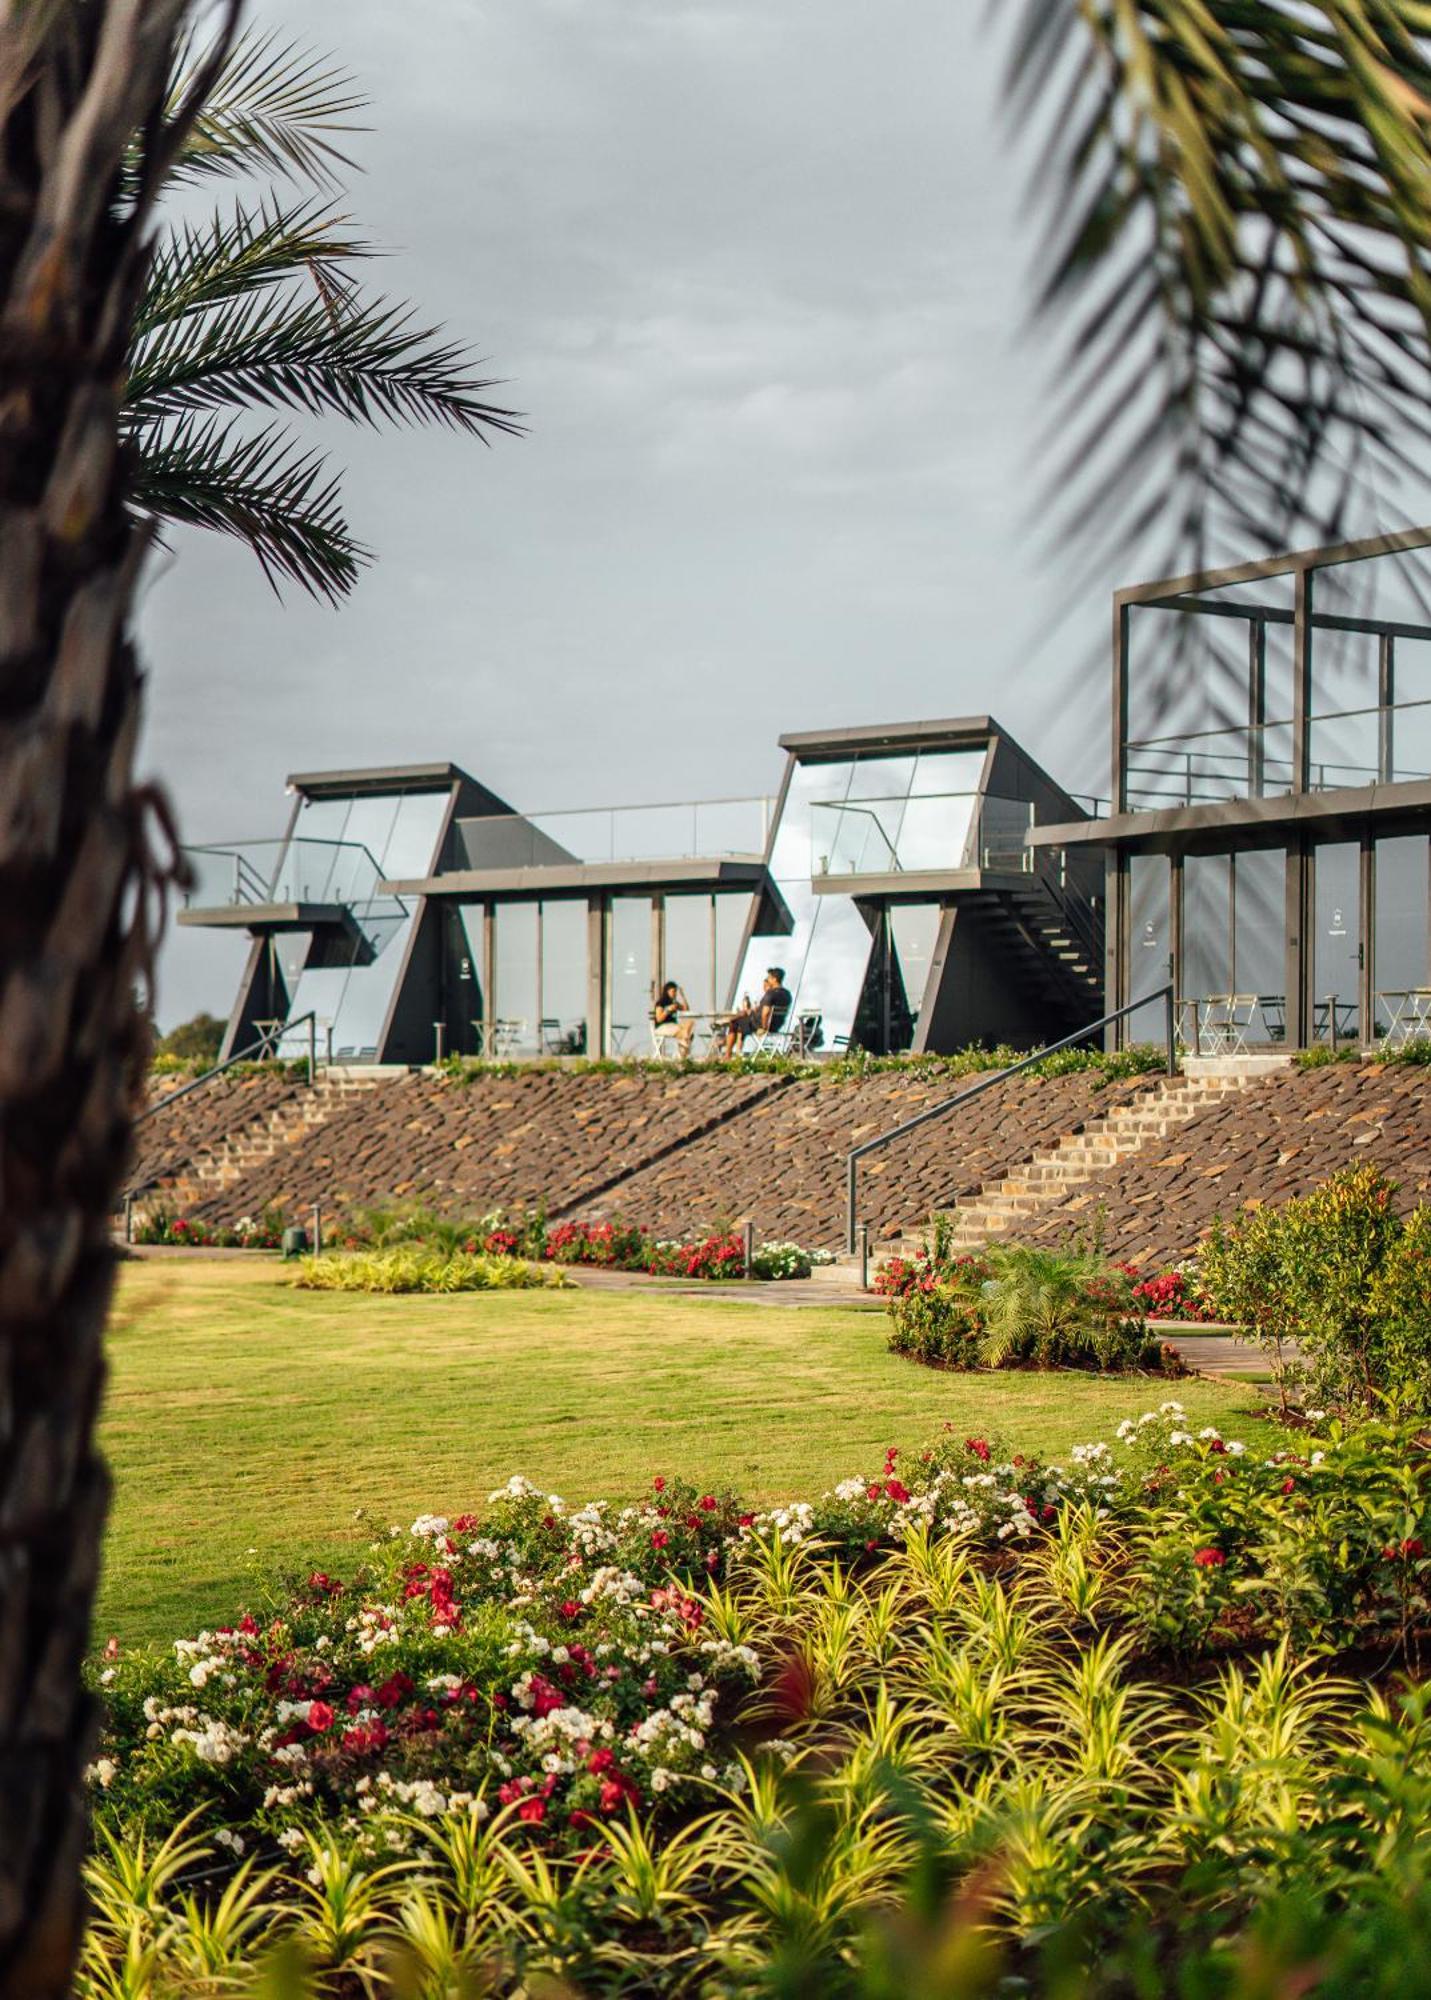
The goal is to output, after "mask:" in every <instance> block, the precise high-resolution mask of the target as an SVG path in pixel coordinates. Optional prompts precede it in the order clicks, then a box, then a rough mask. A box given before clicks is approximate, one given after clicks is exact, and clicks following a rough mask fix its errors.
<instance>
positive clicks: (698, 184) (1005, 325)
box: [142, 0, 1123, 1026]
mask: <svg viewBox="0 0 1431 2000" xmlns="http://www.w3.org/2000/svg"><path fill="white" fill-rule="evenodd" d="M1010 11H1012V10H1010ZM985 12H986V10H985V9H984V8H983V7H982V6H978V5H975V4H974V0H952V4H951V0H900V4H898V5H897V6H894V7H887V6H886V7H875V6H872V5H871V4H870V0H751V4H746V0H424V5H423V6H422V7H421V8H420V9H414V8H410V7H409V8H401V7H394V6H391V5H386V4H385V5H377V4H375V0H344V4H341V5H340V4H338V0H307V4H304V5H302V6H294V7H293V8H291V9H290V10H289V11H288V12H286V13H280V12H279V11H277V10H275V9H273V8H271V7H270V8H267V9H264V10H262V11H257V10H256V12H255V16H254V18H255V19H256V20H257V21H259V22H260V23H261V24H268V23H270V22H272V23H274V24H276V25H279V26H281V27H283V28H284V29H285V30H290V31H291V32H293V33H294V34H295V35H297V36H298V37H300V38H301V39H302V40H303V41H305V42H307V43H310V44H311V45H312V46H313V47H314V48H315V49H317V50H320V51H322V52H325V53H327V52H331V53H332V54H333V55H334V56H336V57H337V58H338V59H339V60H340V61H341V62H343V63H345V64H346V65H347V66H348V67H349V68H350V69H351V70H352V71H353V72H354V73H355V75H356V78H357V80H358V83H359V85H360V87H361V89H362V90H363V91H364V92H365V93H366V94H367V96H368V97H369V98H370V100H371V107H370V110H369V111H368V113H367V114H366V117H367V120H368V122H369V124H370V125H371V128H372V129H371V130H370V131H369V132H367V133H366V134H364V135H362V136H361V137H359V138H358V139H356V140H355V141H354V142H353V149H354V150H355V152H356V154H357V156H358V158H359V160H360V162H361V164H362V166H363V168H364V169H365V171H364V172H363V174H362V175H361V176H358V177H355V179H354V181H353V185H352V189H351V193H350V197H349V200H350V206H351V209H352V213H353V214H354V216H355V217H356V218H357V219H358V220H359V221H360V222H361V223H362V225H363V227H364V228H365V230H366V231H367V232H368V233H369V234H370V235H371V236H372V237H373V238H374V239H375V240H377V241H379V242H381V243H382V244H384V245H385V246H386V247H387V248H388V249H390V250H391V251H392V253H393V254H392V256H391V257H390V258H389V259H388V261H387V262H386V263H385V264H384V265H383V266H381V267H380V268H379V269H378V270H377V271H376V272H375V273H374V275H376V276H377V277H378V279H379V281H380V282H381V284H382V287H383V289H385V290H390V291H392V292H394V293H401V294H404V295H406V296H407V297H409V298H411V299H413V300H415V301H416V302H417V303H418V304H420V306H421V307H422V309H423V311H424V313H426V314H428V315H430V316H431V317H432V318H433V319H434V320H441V321H443V322H445V323H446V325H447V326H448V328H449V329H450V330H451V331H452V332H453V333H455V334H460V335H461V336H463V337H464V338H465V339H467V340H469V341H470V342H471V343H472V346H473V349H474V351H475V352H476V353H477V354H478V355H480V356H483V357H486V358H487V360H488V362H489V364H490V371H491V372H492V373H494V374H497V375H500V376H502V377H504V378H507V383H508V386H507V388H506V390H505V391H504V396H505V398H506V400H508V401H510V402H511V403H513V404H515V405H516V406H517V407H519V408H520V409H522V410H523V411H525V412H526V413H527V416H528V420H529V422H530V425H531V434H530V436H529V437H527V438H525V439H522V440H520V441H510V440H501V441H499V442H498V443H497V444H495V445H494V446H493V447H492V448H491V449H490V450H489V449H486V448H484V447H483V445H482V444H481V443H480V442H477V441H476V440H474V439H470V438H463V437H460V436H453V435H449V434H446V433H424V432H384V433H381V434H376V435H374V434H367V433H360V432H358V431H355V430H352V429H349V428H348V427H346V426H343V425H333V426H329V427H328V428H327V429H326V431H325V432H324V434H323V435H324V438H325V441H326V442H328V443H329V444H331V447H332V451H333V458H334V462H335V464H336V465H338V466H341V467H344V468H346V475H345V494H346V502H347V507H348V511H349V515H350V518H351V520H352V523H353V527H354V530H355V532H356V533H357V535H358V536H359V538H360V539H361V540H363V541H365V542H367V543H368V544H369V545H370V546H371V547H373V548H374V549H376V551H377V552H378V555H379V561H378V563H377V565H376V567H375V568H373V569H372V570H371V571H369V572H368V573H367V574H366V575H365V577H364V579H363V581H362V582H361V584H360V585H359V587H358V590H357V592H356V593H355V595H354V596H353V597H352V598H351V599H350V600H349V601H348V603H347V604H346V605H344V606H343V607H342V608H341V609H338V610H336V611H335V610H331V609H328V608H326V607H320V606H316V605H313V604H311V603H309V602H308V601H307V600H306V599H304V598H303V597H302V596H301V595H300V594H298V593H296V592H290V593H289V595H288V596H287V598H286V599H285V601H284V602H282V603H279V602H277V601H276V600H275V599H274V597H273V596H272V594H271V593H270V591H269V589H268V587H267V585H266V584H265V582H264V580H263V578H262V575H261V573H260V572H259V570H258V568H257V566H256V565H255V564H254V562H253V560H252V558H251V557H249V556H247V555H246V554H245V553H244V552H243V551H242V550H241V549H240V548H239V547H238V545H237V544H235V543H231V542H224V541H220V540H219V539H218V538H216V537H211V536H202V535H184V536H179V537H177V538H176V540H175V543H174V554H173V557H172V559H171V560H170V561H168V562H167V563H165V564H163V565H162V566H161V571H160V572H158V573H156V574H155V576H154V577H153V578H152V579H151V582H150V585H149V589H148V591H147V595H146V598H145V603H144V608H143V614H142V634H143V639H144V643H145V647H146V651H147V655H148V659H149V662H150V667H151V681H150V698H149V720H148V733H147V742H146V753H145V761H146V763H147V765H148V766H149V767H150V769H151V770H153V771H155V772H157V773H158V775H159V776H160V777H161V778H162V779H163V780H164V781H165V782H166V783H167V784H168V786H169V788H170V790H171V792H172V793H173V795H174V797H175V798H176V800H177V804H178V810H179V818H180V824H181V827H182V829H183V831H184V834H185V837H186V838H189V839H192V840H197V841H205V840H225V839H232V838H237V837H240V836H246V837H255V836H261V835H265V834H272V833H277V832H278V831H280V830H281V827H282V824H283V818H284V806H285V802H284V798H283V780H284V777H285V774H286V773H287V772H289V771H290V770H302V769H312V768H314V767H321V766H323V765H330V764H366V763H381V762H394V761H417V760H424V759H431V758H451V759H452V760H454V761H455V762H457V763H460V764H463V765H465V766H466V767H467V768H468V769H469V770H471V771H472V772H474V773H475V774H476V775H477V776H478V777H480V778H482V779H483V780H484V781H485V782H487V783H488V784H490V785H491V786H492V787H493V788H494V789H495V790H496V791H498V792H500V793H502V794H504V795H505V796H506V797H507V798H509V799H510V800H511V802H512V803H513V804H514V805H516V806H518V807H529V808H533V809H541V808H546V809H551V808H553V807H556V806H561V805H595V804H605V803H609V802H616V801H622V800H638V801H657V800H665V799H679V798H689V797H702V796H707V797H719V796H724V795H745V794H749V793H758V792H765V791H770V790H773V788H774V785H775V783H776V781H777V779H778V776H779V770H780V759H779V755H778V752H777V750H776V747H775V739H776V737H777V735H778V734H779V733H780V731H782V730H786V729H797V728H815V727H820V726H825V725H832V726H838V725H843V724H849V723H857V722H869V721H877V720H903V719H908V718H912V717H917V716H938V715H953V714H960V713H983V712H985V711H992V712H993V713H994V714H995V715H997V716H998V717H999V718H1000V719H1001V720H1002V721H1003V722H1004V723H1005V724H1006V726H1007V727H1008V728H1010V729H1011V730H1012V731H1013V732H1014V733H1015V734H1016V735H1018V736H1020V737H1021V738H1022V739H1023V740H1024V741H1025V743H1026V744H1027V746H1028V747H1029V748H1030V749H1031V750H1032V751H1033V752H1034V753H1035V754H1036V755H1037V756H1039V757H1040V758H1041V759H1042V760H1043V761H1044V762H1045V763H1047V764H1048V765H1050V766H1051V767H1052V769H1053V770H1054V772H1055V773H1056V775H1058V776H1060V777H1063V778H1064V779H1065V781H1066V782H1068V783H1070V784H1072V785H1074V786H1075V787H1076V786H1088V785H1092V784H1095V783H1097V782H1099V781H1101V779H1102V776H1103V773H1102V770H1101V769H1100V767H1099V761H1098V759H1099V753H1100V752H1101V747H1102V742H1103V730H1102V716H1103V701H1104V688H1103V684H1102V681H1101V678H1100V680H1099V682H1098V683H1097V685H1096V686H1095V687H1085V688H1084V690H1083V692H1082V694H1081V697H1079V698H1077V699H1073V700H1071V699H1070V696H1072V695H1074V693H1075V689H1076V687H1077V682H1078V676H1077V674H1076V668H1077V667H1078V665H1079V664H1081V662H1082V661H1083V660H1085V659H1086V657H1087V654H1088V651H1089V649H1090V648H1091V647H1093V646H1094V645H1096V644H1097V642H1098V639H1099V637H1100V635H1101V633H1102V632H1103V630H1104V628H1105V625H1106V616H1107V613H1106V605H1107V600H1108V593H1109V591H1110V590H1111V588H1112V587H1113V585H1114V583H1115V582H1118V581H1122V580H1123V579H1121V578H1116V577H1114V576H1112V575H1109V576H1104V577H1093V578H1089V579H1088V580H1087V588H1086V590H1085V591H1084V592H1083V593H1082V594H1081V595H1080V597H1079V599H1078V601H1077V603H1076V605H1075V607H1074V611H1073V615H1072V617H1071V618H1070V620H1069V621H1068V623H1067V624H1066V625H1065V626H1064V627H1063V628H1062V630H1061V632H1060V634H1059V636H1058V639H1057V641H1056V642H1055V643H1053V644H1051V645H1050V644H1047V643H1045V644H1044V645H1043V646H1042V648H1041V649H1040V647H1039V645H1038V640H1039V635H1040V631H1041V628H1042V627H1043V625H1044V624H1045V622H1046V620H1047V618H1048V616H1049V614H1050V613H1051V610H1052V606H1053V602H1054V597H1055V591H1056V587H1057V586H1058V585H1059V582H1060V580H1059V579H1058V578H1057V577H1056V576H1055V575H1054V574H1053V572H1052V571H1050V570H1049V569H1048V568H1047V567H1046V566H1044V565H1043V564H1042V563H1041V561H1040V559H1039V557H1038V554H1037V552H1036V550H1035V548H1034V546H1033V544H1034V541H1035V535H1034V534H1033V533H1032V532H1031V531H1033V530H1036V528H1037V525H1038V512H1037V506H1036V501H1037V494H1038V458H1037V437H1038V427H1039V423H1040V419H1041V416H1042V414H1043V411H1044V407H1045V404H1044V392H1045V389H1046V387H1047V357H1046V355H1045V354H1044V353H1043V352H1042V351H1041V350H1040V348H1039V346H1038V344H1037V343H1035V342H1030V341H1029V340H1028V339H1026V338H1024V337H1023V335H1022V332H1021V328H1022V326H1023V324H1024V320H1025V317H1026V303H1027V299H1028V295H1029V291H1030V277H1029V272H1030V260H1031V257H1032V252H1033V248H1034V229H1033V225H1032V223H1031V222H1029V221H1028V220H1027V219H1026V218H1025V217H1024V215H1023V214H1022V206H1023V204H1022V181H1023V175H1022V171H1021V168H1020V165H1019V161H1018V157H1017V149H1016V146H1015V145H1014V143H1013V141H1014V138H1015V135H1014V134H1012V133H1011V132H1010V131H1009V129H1008V125H1007V121H1006V120H1005V119H1004V117H1003V116H1002V112H1001V106H1000V102H999V94H1000V93H999V77H1000V65H1001V58H1002V53H1003V52H1002V48H1001V45H1000V40H999V37H998V36H997V35H996V34H990V33H988V32H986V31H984V30H982V29H981V28H980V25H979V22H980V20H981V18H983V17H984V16H985ZM241 958H242V949H241V946H240V945H239V944H238V943H237V941H234V940H225V939H215V938H205V937H202V936H196V935H195V934H193V933H189V934H187V935H183V934H181V935H180V936H179V937H177V938H176V939H175V940H174V941H173V943H172V944H171V946H170V948H169V950H168V953H167V956H166V963H165V973H164V980H163V984H162V987H161V993H160V1017H161V1021H162V1022H163V1024H164V1025H166V1026H167V1025H171V1024H172V1023H173V1022H174V1021H175V1020H178V1019H181V1018H184V1017H185V1016H187V1015H188V1014H190V1013H192V1012H193V1011H194V1010H195V1009H196V1008H198V1007H200V1006H208V1007H211V1008H213V1009H214V1010H215V1011H218V1012H224V1011H226V1009H227V1006H228V1004H229V1001H230V999H231V996H232V988H233V984H234V981H235V978H236V976H237V970H238V965H239V963H240V961H241Z"/></svg>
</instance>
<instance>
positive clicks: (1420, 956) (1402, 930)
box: [1372, 834, 1431, 1040]
mask: <svg viewBox="0 0 1431 2000" xmlns="http://www.w3.org/2000/svg"><path fill="white" fill-rule="evenodd" d="M1428 863H1431V844H1428V842H1427V839H1426V836H1425V835H1424V834H1416V835H1408V836H1407V837H1406V838H1404V839H1399V840H1379V841H1378V842H1377V843H1376V968H1375V979H1374V985H1375V989H1376V1021H1375V1023H1374V1026H1373V1029H1372V1032H1373V1033H1374V1034H1377V1035H1384V1034H1385V1033H1386V1032H1387V1031H1388V1029H1389V1030H1390V1031H1391V1033H1392V1035H1393V1036H1394V1037H1395V1038H1396V1039H1398V1040H1400V1039H1401V1037H1402V1035H1403V1033H1404V1032H1405V1030H1406V1028H1407V1027H1408V1026H1409V1025H1411V1024H1412V1023H1413V1022H1414V1021H1416V1020H1417V1019H1418V1017H1419V1015H1420V1013H1421V1011H1422V1009H1421V1007H1420V1006H1419V1005H1418V1004H1415V1003H1412V1004H1408V996H1409V995H1410V994H1411V993H1413V992H1415V990H1416V989H1417V988H1423V989H1424V988H1425V987H1426V986H1427V984H1428V982H1431V953H1428V949H1427V915H1428V905H1429V904H1431V893H1428V891H1429V890H1431V885H1428Z"/></svg>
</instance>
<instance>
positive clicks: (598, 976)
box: [586, 895, 612, 1056]
mask: <svg viewBox="0 0 1431 2000" xmlns="http://www.w3.org/2000/svg"><path fill="white" fill-rule="evenodd" d="M606 994H607V981H606V899H605V897H604V896H599V895H592V896H588V897H587V899H586V1024H587V1025H586V1045H587V1047H588V1048H589V1049H590V1050H591V1052H592V1054H593V1055H598V1056H609V1055H610V1054H611V1053H612V1048H611V1023H610V1021H609V1020H608V1018H607V1003H606Z"/></svg>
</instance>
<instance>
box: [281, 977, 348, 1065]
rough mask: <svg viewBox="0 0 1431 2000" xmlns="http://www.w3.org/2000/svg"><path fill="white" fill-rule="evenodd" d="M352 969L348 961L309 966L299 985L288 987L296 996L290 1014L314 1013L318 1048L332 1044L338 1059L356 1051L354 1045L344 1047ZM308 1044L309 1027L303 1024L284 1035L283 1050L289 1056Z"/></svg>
mask: <svg viewBox="0 0 1431 2000" xmlns="http://www.w3.org/2000/svg"><path fill="white" fill-rule="evenodd" d="M349 970H350V968H349V967H347V966H345V965H325V966H314V967H310V968H309V969H308V970H307V971H305V972H303V973H301V974H300V975H299V978H298V983H297V985H296V986H290V987H289V989H288V990H289V992H290V993H291V994H292V996H293V998H292V1000H291V1001H290V1002H289V1007H288V1018H289V1019H290V1020H291V1021H293V1020H297V1019H298V1018H299V1016H300V1015H303V1014H313V1015H315V1016H316V1017H317V1024H318V1046H319V1048H320V1049H325V1050H326V1049H328V1048H329V1047H331V1051H332V1054H333V1056H334V1058H335V1059H336V1060H337V1061H339V1062H342V1061H346V1060H350V1059H351V1058H352V1057H353V1056H354V1055H356V1053H357V1051H356V1050H355V1049H353V1048H351V1047H345V1046H344V1045H343V1041H342V1024H341V1019H340V1016H341V1014H342V1011H343V994H344V991H345V989H346V987H347V984H348V973H349ZM330 1031H331V1032H330ZM307 1046H308V1030H307V1028H306V1027H303V1028H299V1029H297V1030H296V1031H295V1032H293V1033H292V1034H289V1035H286V1036H285V1037H284V1040H283V1042H282V1044H281V1050H282V1053H283V1054H284V1055H286V1056H297V1055H301V1054H302V1052H303V1051H304V1049H306V1048H307Z"/></svg>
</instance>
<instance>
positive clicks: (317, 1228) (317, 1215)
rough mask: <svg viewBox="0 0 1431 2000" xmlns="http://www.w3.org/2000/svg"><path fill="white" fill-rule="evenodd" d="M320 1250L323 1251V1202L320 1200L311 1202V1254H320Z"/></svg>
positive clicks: (316, 1255)
mask: <svg viewBox="0 0 1431 2000" xmlns="http://www.w3.org/2000/svg"><path fill="white" fill-rule="evenodd" d="M322 1251H323V1204H322V1202H321V1201H315V1202H314V1204H313V1255H314V1256H315V1257H318V1256H321V1254H322Z"/></svg>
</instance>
